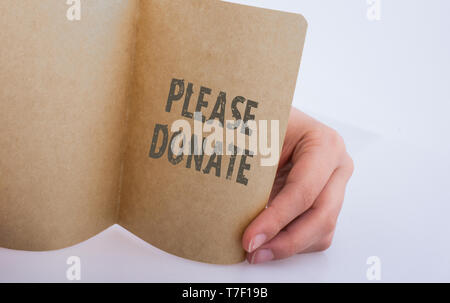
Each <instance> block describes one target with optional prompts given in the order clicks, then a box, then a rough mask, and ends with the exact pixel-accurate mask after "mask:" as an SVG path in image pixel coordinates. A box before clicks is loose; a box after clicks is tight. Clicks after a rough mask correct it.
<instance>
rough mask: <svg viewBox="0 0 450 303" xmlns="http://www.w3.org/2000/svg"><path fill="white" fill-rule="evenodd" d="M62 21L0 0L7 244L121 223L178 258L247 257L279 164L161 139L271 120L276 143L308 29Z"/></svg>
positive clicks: (219, 13) (59, 244)
mask: <svg viewBox="0 0 450 303" xmlns="http://www.w3.org/2000/svg"><path fill="white" fill-rule="evenodd" d="M74 2H75V1H74ZM68 9H69V6H68V4H66V1H63V0H40V1H36V0H21V1H17V0H2V1H0V28H1V30H0V45H1V47H0V83H1V89H0V246H1V247H5V248H11V249H18V250H30V251H43V250H54V249H60V248H64V247H67V246H71V245H73V244H76V243H79V242H81V241H84V240H86V239H88V238H90V237H92V236H93V235H95V234H97V233H99V232H101V231H102V230H104V229H106V228H108V227H109V226H111V225H113V224H116V223H117V224H120V225H122V226H123V227H125V228H126V229H128V230H129V231H131V232H132V233H134V234H136V235H137V236H139V237H141V238H142V239H144V240H145V241H147V242H149V243H151V244H152V245H154V246H156V247H158V248H160V249H162V250H164V251H167V252H169V253H172V254H175V255H177V256H181V257H184V258H189V259H192V260H197V261H203V262H209V263H220V264H229V263H237V262H240V261H242V260H243V259H244V250H243V248H242V244H241V237H242V234H243V231H244V230H245V228H246V226H247V225H248V224H249V223H250V222H251V221H252V219H253V218H255V216H257V215H258V213H259V212H261V210H263V209H264V207H265V205H266V203H267V199H268V196H269V194H270V190H271V187H272V183H273V180H274V177H275V173H276V169H277V167H276V165H272V166H262V165H260V158H261V156H259V155H258V154H255V155H250V154H247V153H244V154H241V155H223V156H218V155H215V154H214V155H204V157H203V158H202V157H200V156H197V155H191V156H189V155H184V154H181V155H178V154H177V155H174V154H170V151H169V148H168V147H166V148H163V147H164V143H165V142H164V136H165V134H167V141H168V142H169V144H166V145H170V142H172V141H171V139H172V138H173V137H174V135H175V134H174V133H173V132H172V131H171V125H172V124H173V122H174V121H176V120H180V119H184V120H185V121H187V122H188V123H190V124H192V125H194V121H195V119H194V118H195V117H194V114H193V113H194V112H201V115H200V118H201V116H203V117H204V119H205V120H209V119H210V118H211V119H212V120H214V119H215V120H219V121H220V122H224V121H223V120H227V121H228V120H236V121H237V120H238V119H242V120H246V119H247V120H254V121H261V120H268V121H269V120H278V121H279V126H280V128H279V136H280V142H283V138H284V133H285V130H286V126H287V118H288V115H289V111H290V107H291V101H292V98H293V94H294V89H295V85H296V80H297V73H298V69H299V65H300V58H301V53H302V48H303V43H304V39H305V33H306V27H307V25H306V21H305V20H304V18H303V17H302V16H300V15H297V14H292V13H284V12H278V11H272V10H266V9H260V8H253V7H247V6H242V5H237V4H231V3H227V2H221V1H213V0H142V1H138V0H136V1H133V0H129V1H111V0H89V1H84V0H82V1H81V10H80V12H81V15H80V17H81V19H80V20H72V21H70V20H69V19H68V14H69V12H68ZM246 117H247V118H246ZM196 118H197V120H198V118H199V116H197V117H196ZM200 120H202V119H200ZM165 127H166V128H165ZM166 130H167V132H166V133H165V131H166ZM166 143H167V142H166ZM277 148H279V149H280V148H281V146H277Z"/></svg>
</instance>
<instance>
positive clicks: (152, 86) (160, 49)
mask: <svg viewBox="0 0 450 303" xmlns="http://www.w3.org/2000/svg"><path fill="white" fill-rule="evenodd" d="M305 33H306V21H305V20H304V18H303V17H302V16H300V15H296V14H290V13H282V12H276V11H271V10H265V9H258V8H252V7H246V6H241V5H235V4H230V3H226V2H219V1H204V0H166V1H164V0H161V1H153V0H148V1H141V2H140V18H139V21H138V26H137V40H136V41H137V45H136V57H135V73H134V81H133V83H134V89H133V92H134V93H133V94H134V95H133V98H132V100H131V104H130V112H129V119H128V123H129V124H128V135H127V138H128V147H127V152H126V157H125V161H124V174H123V177H122V178H123V184H122V189H121V201H120V214H119V223H120V224H121V225H123V226H124V227H125V228H127V229H128V230H130V231H131V232H133V233H135V234H136V235H138V236H139V237H141V238H143V239H144V240H146V241H148V242H149V243H151V244H153V245H155V246H157V247H159V248H161V249H163V250H165V251H167V252H169V253H172V254H175V255H177V256H180V257H184V258H189V259H192V260H197V261H203V262H208V263H219V264H230V263H237V262H240V261H242V260H244V250H243V249H242V246H241V237H242V233H243V231H244V229H245V227H246V226H247V225H248V224H249V223H250V222H251V220H252V219H253V218H254V217H255V216H256V215H257V214H258V213H259V212H260V211H261V210H262V209H263V208H264V207H265V205H266V203H267V199H268V196H269V193H270V190H271V187H272V183H273V180H274V176H275V173H276V166H271V167H263V166H261V165H260V163H259V158H260V157H259V155H258V156H255V157H253V158H250V157H248V158H247V161H246V163H248V164H249V165H250V169H245V170H244V171H243V173H244V175H245V178H246V179H247V180H248V183H247V185H244V184H242V183H239V182H237V178H238V170H239V166H240V161H241V157H242V156H240V155H238V156H237V158H236V162H235V166H234V170H233V173H232V176H231V178H230V179H227V178H226V175H227V171H228V169H229V162H230V158H231V157H230V156H226V155H223V156H222V161H221V166H220V172H218V169H217V163H216V166H215V167H210V170H209V172H208V170H207V169H206V168H207V166H208V162H209V160H210V156H208V155H205V156H204V159H203V163H202V164H201V169H200V171H198V170H197V169H196V166H195V161H194V160H193V159H191V162H190V163H191V167H190V168H187V166H189V165H188V162H189V161H188V157H187V156H186V155H183V158H182V159H181V160H180V161H179V162H178V163H177V164H172V163H171V162H169V160H168V149H169V148H166V150H165V152H164V153H163V154H162V156H161V157H159V158H154V157H150V156H149V154H150V153H149V152H150V150H151V143H152V139H153V136H154V130H155V126H156V125H157V124H161V125H167V126H168V130H169V131H168V132H169V134H168V136H169V140H170V138H171V136H172V133H171V132H170V127H171V124H172V122H173V121H175V120H178V119H185V120H187V121H189V123H191V124H192V123H193V119H192V118H188V117H184V116H182V111H183V104H184V100H185V99H186V95H187V94H190V91H191V89H190V88H189V83H192V86H191V88H192V96H191V99H190V103H189V104H188V106H187V107H186V108H185V109H186V112H190V113H193V112H194V111H195V109H196V105H197V101H198V99H199V92H200V91H201V90H202V91H203V93H204V100H205V101H206V102H208V105H207V106H204V107H202V108H201V111H202V113H203V115H204V116H205V117H206V118H207V119H208V118H209V117H210V115H211V113H212V112H213V108H214V106H215V104H216V100H217V99H218V96H219V95H220V93H221V92H223V93H225V96H226V105H225V119H226V120H233V116H232V112H231V103H232V100H233V99H234V98H235V97H237V96H242V97H244V98H245V99H244V102H243V103H239V104H238V106H237V108H238V110H239V111H240V113H241V115H244V113H245V108H246V106H247V105H248V104H249V101H254V102H257V103H258V106H257V108H255V107H253V108H251V113H252V114H254V115H255V117H256V118H255V119H256V121H258V120H280V144H281V143H282V142H283V138H284V133H285V130H286V126H287V118H288V115H289V111H290V106H291V101H292V98H293V94H294V88H295V84H296V80H297V73H298V68H299V64H300V57H301V52H302V48H303V43H304V38H305ZM173 79H178V80H180V81H179V82H178V83H181V80H184V82H183V83H184V89H185V91H184V95H183V96H182V97H181V98H180V99H179V100H175V101H173V102H172V104H171V108H170V111H169V112H167V111H166V105H167V101H168V96H169V91H170V87H171V83H172V80H173ZM180 85H181V84H180ZM202 86H203V87H204V88H203V89H201V87H202ZM178 88H179V87H178ZM208 89H209V90H208ZM177 92H179V91H178V90H177ZM174 94H177V93H174ZM222 97H223V95H222ZM221 100H222V99H221ZM204 136H207V134H204ZM162 142H163V139H162V135H160V137H159V139H158V142H157V146H161V145H162ZM280 148H281V147H280ZM178 160H179V159H178ZM216 160H217V158H216ZM175 162H177V161H175ZM205 169H206V172H205ZM217 175H218V176H217ZM241 181H242V180H241Z"/></svg>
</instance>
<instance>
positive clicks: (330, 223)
mask: <svg viewBox="0 0 450 303" xmlns="http://www.w3.org/2000/svg"><path fill="white" fill-rule="evenodd" d="M335 228H336V218H335V217H334V216H333V215H329V214H326V215H323V217H322V230H323V231H324V232H325V233H326V234H330V233H333V232H334V230H335Z"/></svg>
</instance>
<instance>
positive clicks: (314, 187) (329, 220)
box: [242, 108, 353, 264]
mask: <svg viewBox="0 0 450 303" xmlns="http://www.w3.org/2000/svg"><path fill="white" fill-rule="evenodd" d="M352 174H353V161H352V159H351V158H350V156H349V155H348V153H347V151H346V149H345V144H344V141H343V139H342V138H341V137H340V136H339V135H338V134H337V132H336V131H334V130H332V129H331V128H329V127H327V126H325V125H324V124H322V123H320V122H318V121H316V120H314V119H313V118H311V117H309V116H307V115H306V114H304V113H302V112H301V111H299V110H297V109H295V108H292V111H291V115H290V117H289V122H288V128H287V133H286V137H285V141H284V145H283V150H282V152H281V158H280V163H279V167H278V171H277V176H276V178H275V182H274V185H273V188H272V192H271V195H270V198H269V202H268V207H267V208H266V209H265V210H264V211H262V212H261V214H259V216H258V217H257V218H255V220H254V221H253V222H252V223H251V224H250V225H249V226H248V227H247V230H246V231H245V233H244V236H243V240H242V242H243V246H244V249H245V250H246V251H247V252H248V254H247V260H248V261H249V262H250V263H253V264H256V263H263V262H267V261H270V260H277V259H283V258H287V257H290V256H292V255H294V254H297V253H309V252H316V251H323V250H326V249H328V248H329V247H330V245H331V242H332V239H333V235H334V230H335V227H336V221H337V218H338V215H339V212H340V210H341V207H342V203H343V201H344V194H345V188H346V185H347V182H348V180H349V179H350V177H351V175H352Z"/></svg>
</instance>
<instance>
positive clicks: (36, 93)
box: [0, 0, 137, 250]
mask: <svg viewBox="0 0 450 303" xmlns="http://www.w3.org/2000/svg"><path fill="white" fill-rule="evenodd" d="M82 3H83V9H82V18H81V21H76V22H70V21H68V19H67V18H66V12H67V10H68V8H69V7H68V6H67V5H66V1H63V0H39V1H37V0H1V1H0V29H1V30H0V45H1V46H0V83H1V89H0V246H2V247H6V248H13V249H21V250H51V249H57V248H62V247H66V246H69V245H72V244H75V243H77V242H80V241H83V240H86V239H88V238H89V237H91V236H93V235H94V234H96V233H98V232H100V231H102V230H103V229H105V228H107V227H108V226H110V225H111V224H113V223H114V222H115V220H116V211H117V209H116V207H117V202H118V189H119V178H120V157H121V154H122V152H121V151H122V149H121V142H122V137H123V136H122V132H123V131H124V123H125V113H126V102H127V96H126V94H127V91H126V88H127V86H128V85H127V84H128V80H129V79H130V77H129V70H130V64H131V58H130V54H131V50H132V45H133V44H132V40H133V39H134V36H135V32H134V28H135V25H134V20H135V16H134V15H135V13H136V7H135V4H136V3H137V2H135V1H111V0H96V1H83V2H82Z"/></svg>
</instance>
